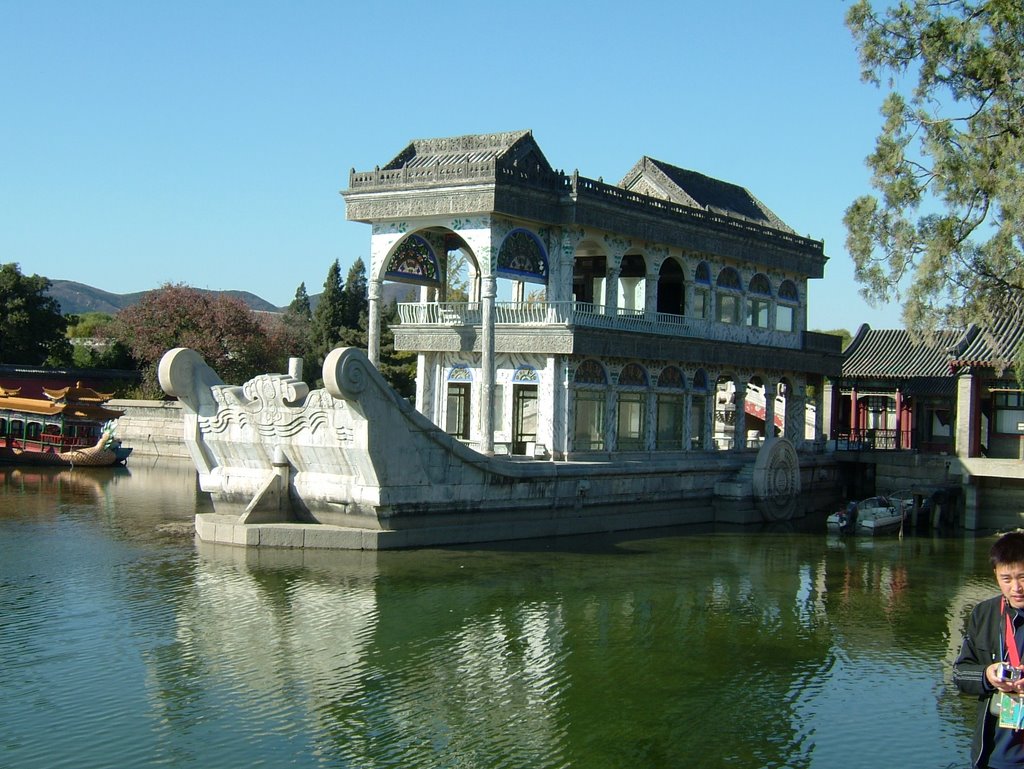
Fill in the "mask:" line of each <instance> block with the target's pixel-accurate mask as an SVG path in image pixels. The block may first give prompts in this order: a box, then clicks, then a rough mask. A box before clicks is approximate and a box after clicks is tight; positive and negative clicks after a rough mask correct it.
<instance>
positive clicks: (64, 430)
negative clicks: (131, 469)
mask: <svg viewBox="0 0 1024 769" xmlns="http://www.w3.org/2000/svg"><path fill="white" fill-rule="evenodd" d="M20 392H21V391H20V389H17V390H10V389H6V388H4V387H0V462H5V463H8V464H32V465H65V466H76V467H105V466H109V465H116V464H123V463H124V462H125V460H127V458H128V455H129V454H130V453H131V449H130V448H124V447H123V446H121V441H120V440H118V439H117V438H116V437H115V432H116V429H117V418H118V417H120V416H121V415H122V414H123V413H124V412H122V411H117V410H115V409H110V408H107V407H106V406H105V405H104V404H105V403H106V402H107V401H108V400H110V398H111V397H113V396H112V394H107V393H99V392H96V391H95V390H93V389H91V388H88V387H82V385H81V383H78V384H76V385H75V386H74V387H64V388H61V389H58V390H49V389H45V388H44V389H43V394H44V395H45V396H46V398H45V399H42V398H23V397H21V396H20Z"/></svg>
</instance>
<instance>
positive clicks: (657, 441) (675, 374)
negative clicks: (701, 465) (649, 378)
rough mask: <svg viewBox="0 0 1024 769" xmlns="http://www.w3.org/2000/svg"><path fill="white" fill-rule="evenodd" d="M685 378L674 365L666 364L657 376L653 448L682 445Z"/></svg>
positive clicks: (662, 449) (683, 439) (684, 413)
mask: <svg viewBox="0 0 1024 769" xmlns="http://www.w3.org/2000/svg"><path fill="white" fill-rule="evenodd" d="M685 387H686V380H685V378H684V376H683V372H682V371H680V370H679V369H678V368H676V367H675V366H666V367H665V368H664V369H662V371H661V374H660V375H659V376H658V390H659V392H658V395H657V411H656V422H657V424H656V425H655V433H654V448H655V449H656V450H658V451H672V450H675V451H678V450H679V449H683V448H686V447H685V445H684V441H685V435H684V428H685V426H686V393H685V392H684V388H685Z"/></svg>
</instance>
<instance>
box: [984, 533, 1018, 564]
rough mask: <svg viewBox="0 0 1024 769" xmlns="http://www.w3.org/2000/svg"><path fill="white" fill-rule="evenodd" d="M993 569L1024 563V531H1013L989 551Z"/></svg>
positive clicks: (996, 542) (998, 540)
mask: <svg viewBox="0 0 1024 769" xmlns="http://www.w3.org/2000/svg"><path fill="white" fill-rule="evenodd" d="M988 558H989V561H991V562H992V568H993V569H994V568H996V567H997V566H999V565H1000V564H1008V563H1024V531H1011V532H1008V533H1007V534H1004V535H1003V536H1001V537H1000V538H999V539H997V540H996V541H995V544H994V545H992V547H991V549H990V550H989V551H988Z"/></svg>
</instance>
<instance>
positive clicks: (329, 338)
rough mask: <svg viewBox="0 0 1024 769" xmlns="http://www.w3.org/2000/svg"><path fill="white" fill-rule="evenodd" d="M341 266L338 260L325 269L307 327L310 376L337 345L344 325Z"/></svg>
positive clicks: (318, 369) (317, 370)
mask: <svg viewBox="0 0 1024 769" xmlns="http://www.w3.org/2000/svg"><path fill="white" fill-rule="evenodd" d="M342 289H343V285H342V282H341V266H340V265H339V264H338V260H337V259H335V260H334V263H333V264H332V265H331V266H330V269H328V270H327V279H326V280H325V281H324V292H323V293H322V294H321V295H320V301H319V302H317V305H316V309H315V310H313V317H312V320H311V322H310V328H309V356H310V359H311V361H310V362H312V363H313V364H314V370H313V371H310V372H309V374H310V375H311V376H313V375H315V372H319V371H320V370H321V367H322V366H323V365H324V359H325V358H326V357H327V353H329V352H330V351H331V350H333V349H334V348H335V347H337V346H338V340H339V339H340V338H341V330H342V329H343V328H344V327H345V308H344V300H343V294H342Z"/></svg>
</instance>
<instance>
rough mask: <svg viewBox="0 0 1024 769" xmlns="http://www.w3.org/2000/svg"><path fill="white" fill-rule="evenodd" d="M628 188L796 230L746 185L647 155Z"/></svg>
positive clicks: (633, 171) (634, 170)
mask: <svg viewBox="0 0 1024 769" xmlns="http://www.w3.org/2000/svg"><path fill="white" fill-rule="evenodd" d="M619 186H620V187H623V188H624V189H627V190H633V191H636V192H640V193H643V194H645V195H650V196H652V197H656V198H662V199H667V200H671V201H672V202H673V203H679V204H680V205H684V206H691V207H693V208H699V209H702V210H704V211H710V212H713V213H722V214H728V215H729V216H734V217H739V218H741V219H746V220H748V221H752V222H756V223H757V224H761V225H764V226H765V227H771V228H772V229H776V230H783V231H785V232H792V231H793V230H792V229H791V228H790V227H789V226H788V225H787V224H786V223H785V222H783V221H782V219H780V218H779V217H778V216H776V215H775V213H774V212H772V210H771V209H769V208H768V206H766V205H765V204H764V203H762V202H761V201H760V200H758V199H757V198H756V197H754V195H752V194H751V193H750V191H749V190H748V189H746V188H745V187H741V186H740V185H738V184H732V183H731V182H725V181H722V180H721V179H715V178H713V177H711V176H706V175H705V174H702V173H698V172H697V171H690V170H688V169H685V168H680V167H679V166H674V165H672V164H671V163H666V162H665V161H663V160H656V159H655V158H651V157H648V156H646V155H645V156H643V157H642V158H641V159H640V160H639V161H638V162H637V163H636V165H634V166H633V167H632V168H631V169H630V170H629V172H628V173H627V174H626V175H625V176H624V177H623V178H622V181H620V182H619Z"/></svg>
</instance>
